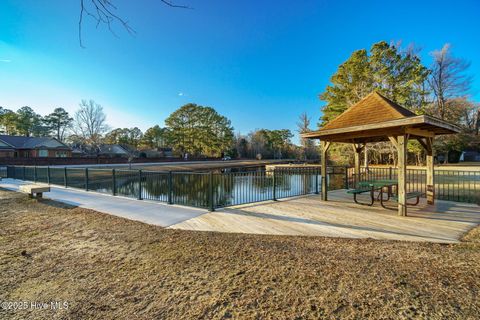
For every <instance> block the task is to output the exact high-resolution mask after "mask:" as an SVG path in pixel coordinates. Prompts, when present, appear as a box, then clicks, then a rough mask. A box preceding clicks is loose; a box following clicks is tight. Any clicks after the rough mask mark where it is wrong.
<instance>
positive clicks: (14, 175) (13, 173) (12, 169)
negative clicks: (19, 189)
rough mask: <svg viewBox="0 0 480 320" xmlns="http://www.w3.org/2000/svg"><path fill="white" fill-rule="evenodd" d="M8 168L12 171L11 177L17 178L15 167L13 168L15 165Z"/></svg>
mask: <svg viewBox="0 0 480 320" xmlns="http://www.w3.org/2000/svg"><path fill="white" fill-rule="evenodd" d="M10 170H11V171H12V179H17V173H16V172H15V171H17V169H15V166H13V167H11V168H10Z"/></svg>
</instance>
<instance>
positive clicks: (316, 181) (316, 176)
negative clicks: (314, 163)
mask: <svg viewBox="0 0 480 320" xmlns="http://www.w3.org/2000/svg"><path fill="white" fill-rule="evenodd" d="M318 175H319V172H318V168H315V194H319V193H320V192H319V190H318Z"/></svg>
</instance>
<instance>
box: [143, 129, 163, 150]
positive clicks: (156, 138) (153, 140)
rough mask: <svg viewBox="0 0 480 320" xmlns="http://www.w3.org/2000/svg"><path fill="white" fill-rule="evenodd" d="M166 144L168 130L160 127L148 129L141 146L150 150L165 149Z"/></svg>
mask: <svg viewBox="0 0 480 320" xmlns="http://www.w3.org/2000/svg"><path fill="white" fill-rule="evenodd" d="M166 144H167V130H166V129H165V128H161V127H160V126H159V125H155V126H153V127H151V128H148V129H147V131H145V134H144V135H143V138H142V141H141V145H142V146H143V147H146V148H149V149H154V148H160V147H165V146H166Z"/></svg>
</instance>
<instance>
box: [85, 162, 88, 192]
mask: <svg viewBox="0 0 480 320" xmlns="http://www.w3.org/2000/svg"><path fill="white" fill-rule="evenodd" d="M85 191H88V168H85Z"/></svg>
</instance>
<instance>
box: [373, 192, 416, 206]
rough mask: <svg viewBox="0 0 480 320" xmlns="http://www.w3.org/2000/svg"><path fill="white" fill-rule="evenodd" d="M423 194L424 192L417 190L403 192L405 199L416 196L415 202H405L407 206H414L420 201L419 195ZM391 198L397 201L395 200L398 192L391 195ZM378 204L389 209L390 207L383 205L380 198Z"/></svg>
mask: <svg viewBox="0 0 480 320" xmlns="http://www.w3.org/2000/svg"><path fill="white" fill-rule="evenodd" d="M423 194H424V193H423V192H419V191H414V192H407V193H406V194H405V200H408V199H414V198H416V201H415V203H408V202H407V203H406V204H407V205H409V206H416V205H417V204H418V203H419V202H420V197H421V196H423ZM391 198H392V199H393V200H394V201H397V202H398V194H394V195H392V196H391ZM380 204H381V205H382V207H384V208H385V209H390V208H387V207H385V205H384V204H383V201H382V199H380Z"/></svg>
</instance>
